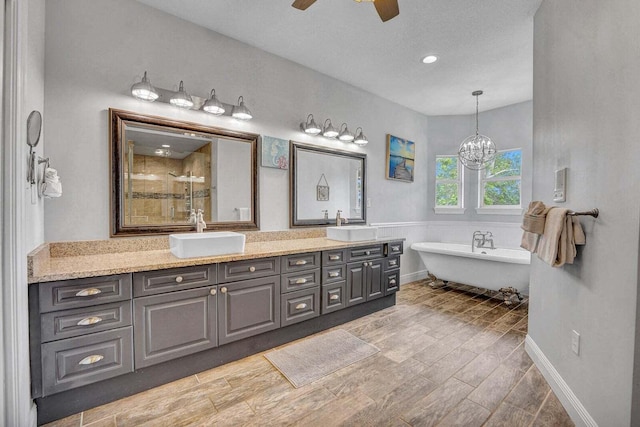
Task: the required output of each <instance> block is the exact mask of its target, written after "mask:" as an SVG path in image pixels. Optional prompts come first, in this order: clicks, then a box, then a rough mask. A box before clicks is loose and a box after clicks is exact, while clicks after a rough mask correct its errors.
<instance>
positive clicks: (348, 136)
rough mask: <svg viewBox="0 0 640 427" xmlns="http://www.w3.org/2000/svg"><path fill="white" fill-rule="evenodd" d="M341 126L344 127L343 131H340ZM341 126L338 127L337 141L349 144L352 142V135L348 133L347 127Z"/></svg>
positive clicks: (345, 125)
mask: <svg viewBox="0 0 640 427" xmlns="http://www.w3.org/2000/svg"><path fill="white" fill-rule="evenodd" d="M342 125H344V129H342ZM342 125H340V129H341V131H340V134H339V135H338V139H339V140H340V141H344V142H351V141H353V138H354V136H353V134H352V133H351V132H349V128H348V127H347V124H346V123H343V124H342Z"/></svg>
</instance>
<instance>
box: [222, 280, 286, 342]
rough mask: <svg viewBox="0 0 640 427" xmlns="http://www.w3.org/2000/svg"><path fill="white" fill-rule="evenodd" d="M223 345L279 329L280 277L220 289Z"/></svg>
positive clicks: (230, 285)
mask: <svg viewBox="0 0 640 427" xmlns="http://www.w3.org/2000/svg"><path fill="white" fill-rule="evenodd" d="M218 288H219V289H218V327H219V332H220V333H219V336H218V342H219V344H220V345H223V344H227V343H230V342H233V341H237V340H240V339H243V338H247V337H250V336H253V335H257V334H261V333H263V332H267V331H271V330H273V329H277V328H279V327H280V276H279V275H277V276H269V277H263V278H259V279H250V280H243V281H239V282H231V283H225V284H222V285H220V286H219V287H218Z"/></svg>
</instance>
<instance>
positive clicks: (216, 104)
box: [202, 89, 225, 116]
mask: <svg viewBox="0 0 640 427" xmlns="http://www.w3.org/2000/svg"><path fill="white" fill-rule="evenodd" d="M202 109H203V110H204V111H206V112H207V113H211V114H213V115H215V116H221V115H222V114H224V112H225V109H224V106H223V105H222V102H220V101H218V97H216V90H215V89H211V95H209V99H207V101H206V102H205V103H204V105H203V106H202Z"/></svg>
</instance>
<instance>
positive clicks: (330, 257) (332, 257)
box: [329, 255, 340, 261]
mask: <svg viewBox="0 0 640 427" xmlns="http://www.w3.org/2000/svg"><path fill="white" fill-rule="evenodd" d="M329 259H330V260H331V261H338V260H340V255H329Z"/></svg>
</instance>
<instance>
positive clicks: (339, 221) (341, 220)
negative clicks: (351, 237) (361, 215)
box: [336, 209, 349, 227]
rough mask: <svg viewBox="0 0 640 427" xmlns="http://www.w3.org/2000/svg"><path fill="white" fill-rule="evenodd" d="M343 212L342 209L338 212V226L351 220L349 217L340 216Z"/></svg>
mask: <svg viewBox="0 0 640 427" xmlns="http://www.w3.org/2000/svg"><path fill="white" fill-rule="evenodd" d="M341 213H342V211H341V210H340V209H338V212H336V227H340V226H341V225H342V224H347V223H348V222H349V220H348V219H347V218H342V217H341V216H340V214H341Z"/></svg>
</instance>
